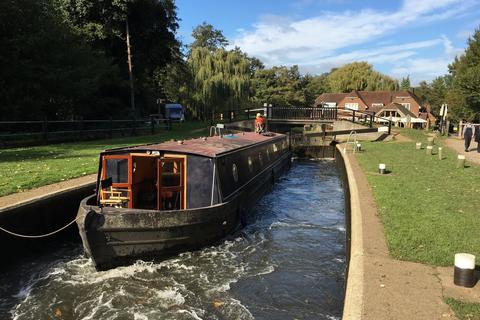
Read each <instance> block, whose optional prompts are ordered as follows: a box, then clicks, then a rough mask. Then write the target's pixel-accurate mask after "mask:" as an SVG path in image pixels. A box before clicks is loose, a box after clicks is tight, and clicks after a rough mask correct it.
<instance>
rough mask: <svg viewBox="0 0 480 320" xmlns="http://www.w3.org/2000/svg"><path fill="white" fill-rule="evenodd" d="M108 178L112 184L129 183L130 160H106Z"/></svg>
mask: <svg viewBox="0 0 480 320" xmlns="http://www.w3.org/2000/svg"><path fill="white" fill-rule="evenodd" d="M105 166H106V168H105V173H106V178H107V179H108V178H112V183H128V159H106V161H105Z"/></svg>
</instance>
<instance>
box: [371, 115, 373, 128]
mask: <svg viewBox="0 0 480 320" xmlns="http://www.w3.org/2000/svg"><path fill="white" fill-rule="evenodd" d="M372 127H373V114H371V115H370V128H372Z"/></svg>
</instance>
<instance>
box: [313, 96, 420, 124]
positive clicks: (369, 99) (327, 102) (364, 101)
mask: <svg viewBox="0 0 480 320" xmlns="http://www.w3.org/2000/svg"><path fill="white" fill-rule="evenodd" d="M392 103H393V104H398V105H401V106H403V107H404V108H405V109H406V110H408V111H410V112H411V113H412V114H414V115H415V117H418V116H420V113H421V112H422V111H423V107H422V106H421V105H420V102H419V100H418V98H417V97H416V96H415V94H413V93H412V92H410V91H356V90H354V91H352V92H350V93H324V94H322V95H321V96H319V97H318V98H317V99H316V100H315V106H320V105H324V106H330V107H337V108H339V109H350V110H358V111H371V112H373V113H377V112H378V111H380V110H382V109H384V108H385V107H387V106H389V105H391V104H392Z"/></svg>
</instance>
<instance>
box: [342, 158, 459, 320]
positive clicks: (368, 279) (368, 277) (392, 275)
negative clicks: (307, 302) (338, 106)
mask: <svg viewBox="0 0 480 320" xmlns="http://www.w3.org/2000/svg"><path fill="white" fill-rule="evenodd" d="M347 156H348V157H349V160H350V162H351V165H352V169H353V171H354V175H355V179H356V181H357V185H358V190H359V197H360V203H361V204H360V205H361V207H362V208H361V211H362V228H363V258H364V263H363V269H364V277H363V288H364V289H363V290H364V295H363V301H362V303H363V310H362V314H363V318H364V319H392V320H393V319H409V320H412V319H422V320H423V319H456V318H455V315H454V313H453V312H452V311H451V310H450V308H449V306H448V305H447V304H445V303H444V302H443V291H444V290H443V287H442V283H441V281H440V279H439V277H438V271H437V268H435V267H430V266H426V265H422V264H419V263H412V262H405V261H398V260H395V259H392V258H391V257H390V256H389V253H388V248H387V245H386V242H385V234H384V230H383V224H382V223H381V221H380V217H379V216H378V213H377V208H376V203H375V200H374V198H373V193H372V191H371V189H370V187H369V185H368V181H367V179H366V177H365V175H364V174H363V172H362V170H361V168H360V166H359V165H358V163H357V161H356V159H355V158H354V157H353V156H352V155H351V154H349V155H347ZM450 279H452V278H450Z"/></svg>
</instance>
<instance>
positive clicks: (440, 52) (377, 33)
mask: <svg viewBox="0 0 480 320" xmlns="http://www.w3.org/2000/svg"><path fill="white" fill-rule="evenodd" d="M176 4H177V7H178V16H179V18H180V19H181V21H180V29H179V33H178V37H179V39H180V40H181V41H182V42H183V43H185V44H188V43H190V42H191V40H192V39H191V32H192V29H193V28H194V27H195V26H197V25H198V24H201V23H202V22H203V21H207V22H208V23H211V24H212V25H213V26H214V27H215V28H217V29H221V30H222V31H223V33H224V35H225V36H226V37H227V39H228V40H229V42H230V44H231V46H232V47H233V46H239V47H240V48H241V49H242V50H243V51H245V52H247V53H248V54H249V55H251V56H255V57H257V58H259V59H260V60H262V61H263V62H264V63H265V64H266V65H267V66H273V65H287V66H290V65H294V64H296V65H298V66H299V67H300V70H301V71H302V72H303V73H311V74H319V73H322V72H326V71H329V70H330V69H331V68H333V67H339V66H341V65H343V64H346V63H350V62H352V61H368V62H369V63H371V64H373V65H374V67H375V69H377V70H379V71H381V72H383V73H385V74H388V75H390V76H392V77H394V78H397V79H401V78H402V77H406V76H410V79H411V80H412V82H413V84H417V83H418V82H419V81H421V80H427V81H430V80H432V79H433V78H435V77H436V76H439V75H443V74H445V73H447V71H448V70H447V68H448V64H449V63H450V62H451V61H452V60H453V58H454V57H455V55H458V54H461V53H462V52H463V50H464V49H465V47H466V43H467V39H468V37H469V36H470V35H471V34H472V33H473V31H474V30H475V28H478V27H479V26H480V0H403V1H393V0H384V1H369V0H365V1H354V0H291V1H286V0H276V1H274V0H223V1H219V0H208V1H207V0H203V1H200V0H197V1H195V0H177V1H176Z"/></svg>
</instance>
